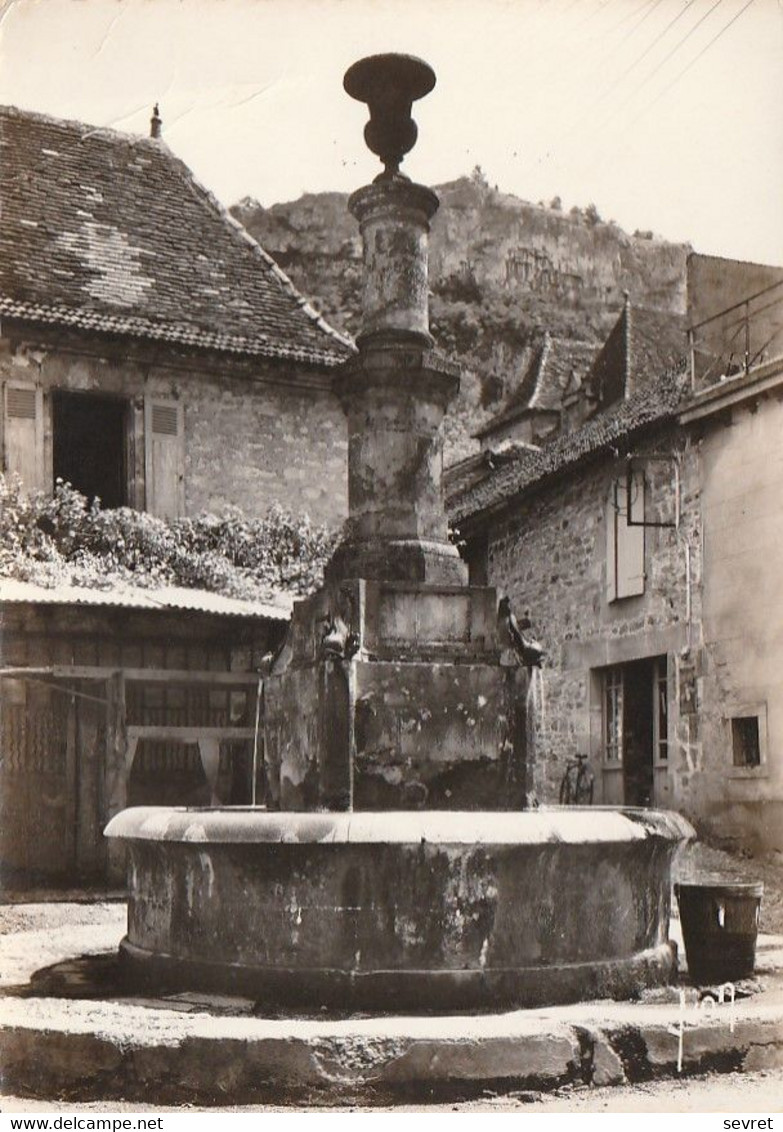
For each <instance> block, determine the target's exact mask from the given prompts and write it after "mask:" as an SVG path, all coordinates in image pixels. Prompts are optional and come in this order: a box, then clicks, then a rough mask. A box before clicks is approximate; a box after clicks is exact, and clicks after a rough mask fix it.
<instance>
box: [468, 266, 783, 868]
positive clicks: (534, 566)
mask: <svg viewBox="0 0 783 1132" xmlns="http://www.w3.org/2000/svg"><path fill="white" fill-rule="evenodd" d="M718 275H719V276H720V279H721V289H720V293H719V297H718V292H717V290H716V289H715V287H714V286H713V287H709V286H705V285H704V284H705V282H709V281H710V280H713V281H714V279H715V277H716V276H718ZM732 280H733V283H732ZM700 288H701V290H700ZM689 296H690V297H689V336H688V339H686V336H685V334H684V333H683V332H682V328H681V327H678V326H677V325H676V324H675V322H674V320H672V318H671V316H661V315H658V314H654V313H652V312H645V311H641V310H637V309H634V308H632V307H631V305H630V303H629V302H626V305H625V308H624V310H623V311H622V313H621V315H620V317H619V318H618V320H617V323H616V325H615V327H614V328H613V330H612V332H611V333H610V335H609V337H608V339H607V341H606V342H605V344H604V346H603V347H602V348H601V350H600V351H599V352H598V353H597V355H596V356H595V358H594V359H593V361H592V364H591V365H590V366H589V367H588V368H586V369H585V371H583V372H582V373H581V374H580V373H576V372H575V373H573V374H571V375H569V379H568V382H567V383H566V384H565V385H563V384H561V385H560V387H559V389H558V390H556V391H555V392H554V393H553V391H552V390H551V389H550V390H549V391H548V393H547V398H548V406H551V405H552V404H553V403H554V402H555V401H557V399H558V396H559V401H560V405H559V419H558V423H557V426H556V428H554V430H553V432H552V433H551V434H550V436H549V437H548V438H547V439H545V440H543V441H542V442H539V443H537V444H536V443H534V442H532V441H531V438H530V436H529V422H530V420H531V416H532V414H531V412H528V413H527V414H522V416H521V417H520V418H519V419H520V422H521V424H520V439H519V440H517V441H516V443H515V442H514V440H513V437H509V435H508V433H507V431H505V433H504V443H503V444H502V445H501V447H500V448H498V449H492V447H491V445H490V444H488V443H487V438H486V437H485V450H484V451H483V453H482V454H481V455H480V456H478V457H474V458H472V461H467V462H465V464H464V465H463V466H462V467H457V468H456V469H453V470H452V471H451V472H450V473H449V475H448V476H447V493H448V496H449V499H448V505H449V512H450V516H451V521H452V523H453V524H454V525H455V526H457V527H458V529H459V532H460V535H461V537H462V539H463V540H464V544H465V548H466V550H465V556H466V557H467V559H468V562H469V565H470V569H471V572H472V574H473V575H474V576H475V577H476V578H477V580H482V581H484V580H486V581H488V582H489V583H490V584H494V585H497V586H498V587H499V588H500V589H501V590H504V591H506V592H507V593H508V594H509V595H510V597H511V599H512V605H513V606H514V607H515V608H516V610H517V611H518V612H520V613H521V612H524V611H526V610H528V611H529V616H530V618H531V620H532V621H533V624H534V627H535V629H536V631H537V635H538V636H539V637H540V638H541V639H542V641H543V642H544V644H545V647H546V650H547V657H546V662H545V666H544V670H543V682H544V694H543V695H542V696H540V698H539V699H538V700H537V704H538V706H536V704H533V705H532V708H531V710H533V711H534V712H535V716H536V718H535V721H534V727H533V734H534V736H535V741H536V746H537V764H536V765H537V769H536V776H537V777H536V791H537V793H538V795H539V797H540V799H541V801H542V802H557V801H558V798H559V791H560V786H561V783H562V781H563V776H564V772H565V769H566V765H567V763H568V760H569V759H572V758H573V757H574V756H575V755H576V754H584V755H587V756H588V758H589V763H590V766H591V770H592V773H593V775H594V778H595V787H596V801H600V802H602V803H604V804H610V805H616V804H625V805H655V806H660V807H669V808H674V809H678V810H681V811H683V812H684V813H686V814H687V815H688V816H689V817H691V818H692V819H693V820H695V822H696V823H697V825H699V826H701V828H702V829H704V830H708V831H710V832H711V833H713V834H714V835H717V836H719V837H721V838H724V839H726V840H736V841H738V842H741V843H743V844H745V845H749V846H751V847H762V848H777V849H781V848H783V685H781V681H780V677H779V673H780V671H781V661H783V656H782V655H781V650H782V649H783V634H782V632H781V627H782V626H783V599H781V597H780V594H781V593H782V592H783V564H782V563H783V558H782V557H781V554H780V548H781V546H783V463H781V460H780V453H779V437H780V435H781V428H782V427H783V399H782V398H781V394H782V393H783V272H781V271H776V270H775V269H766V268H761V267H757V266H756V265H748V264H736V265H735V264H733V263H732V262H730V261H720V265H719V269H718V267H717V266H716V264H715V261H711V262H705V257H700V256H692V257H691V260H690V262H689ZM717 304H721V305H717ZM728 308H732V310H731V311H728V313H727V310H728ZM732 311H733V318H732ZM757 316H758V318H760V319H761V320H762V326H763V330H760V329H759V325H758V323H757V321H756V318H757ZM746 322H748V323H749V324H750V325H749V326H748V328H747V332H746V325H745V324H746ZM738 327H739V329H737V328H738ZM731 335H733V336H734V337H735V338H736V337H739V340H740V341H741V342H743V343H744V342H745V341H746V340H747V341H748V342H750V343H751V348H750V349H748V351H747V352H745V351H744V350H743V351H741V352H740V354H739V356H740V364H739V365H737V364H736V357H737V350H736V349H732V346H733V341H729V338H730V336H731ZM688 342H690V350H689V349H688ZM689 354H690V357H688V355H689ZM678 358H681V359H682V361H678ZM538 396H539V401H540V400H541V392H540V391H539V394H538ZM530 408H531V409H533V408H535V406H534V405H533V406H530ZM516 411H517V413H518V407H517V410H516ZM500 425H501V428H502V429H504V430H506V429H507V423H504V422H503V421H501V422H500ZM485 431H486V430H485ZM489 435H490V438H491V433H490V434H489ZM467 465H470V466H467Z"/></svg>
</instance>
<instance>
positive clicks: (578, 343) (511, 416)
mask: <svg viewBox="0 0 783 1132" xmlns="http://www.w3.org/2000/svg"><path fill="white" fill-rule="evenodd" d="M596 350H597V346H596V345H595V343H593V342H585V341H582V340H581V339H571V338H555V337H552V335H550V334H549V333H547V334H545V335H544V338H543V339H542V341H541V342H540V343H539V344H538V346H537V347H536V349H535V351H534V353H533V357H532V358H531V360H530V362H529V364H528V366H527V369H526V370H525V372H524V374H523V376H522V380H521V381H520V383H519V385H517V387H516V388H515V389H514V390H513V392H512V393H511V396H510V397H509V398H508V400H507V401H506V403H505V405H504V406H503V408H502V409H501V411H500V412H499V413H498V414H497V415H496V416H494V417H492V418H491V420H489V421H487V423H486V424H485V425H483V426H482V427H481V428H480V429H479V430H478V431H477V432H476V436H477V437H479V438H481V437H491V436H492V434H493V432H497V431H499V430H500V429H502V428H503V427H505V426H506V425H509V424H511V423H512V422H513V421H516V420H518V419H519V418H520V417H521V416H523V415H524V414H525V413H529V412H535V411H536V410H538V411H539V412H558V410H559V409H560V405H561V402H562V399H563V392H564V390H565V389H566V387H567V385H568V382H569V379H570V377H571V373H572V371H573V372H575V373H576V374H578V375H579V376H582V375H583V374H585V373H586V372H587V370H588V369H589V367H590V363H591V362H592V360H593V358H594V356H595V353H596Z"/></svg>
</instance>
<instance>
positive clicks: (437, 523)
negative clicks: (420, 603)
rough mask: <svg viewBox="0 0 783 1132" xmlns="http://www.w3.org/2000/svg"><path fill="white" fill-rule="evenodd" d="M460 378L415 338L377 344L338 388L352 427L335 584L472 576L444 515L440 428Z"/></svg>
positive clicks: (454, 580)
mask: <svg viewBox="0 0 783 1132" xmlns="http://www.w3.org/2000/svg"><path fill="white" fill-rule="evenodd" d="M458 389H459V372H458V370H457V369H456V367H455V366H454V365H453V364H452V363H450V362H448V361H447V360H446V358H445V357H443V356H442V355H440V354H438V353H437V352H436V351H433V350H430V349H427V348H425V347H424V346H423V345H422V344H421V343H418V342H416V341H415V340H413V341H411V340H410V339H405V338H402V339H401V340H399V339H393V340H390V341H384V342H381V341H379V340H374V341H373V342H372V343H370V344H366V345H365V346H363V348H362V352H361V354H360V355H359V357H358V358H352V359H350V361H349V363H348V364H347V365H345V366H343V367H342V370H341V372H340V374H339V376H338V377H337V379H336V382H335V390H336V392H337V395H338V396H339V398H340V401H341V403H342V406H343V409H344V411H345V413H346V417H347V421H348V514H349V522H348V526H347V529H346V535H345V538H344V540H343V542H342V544H341V545H340V547H339V548H338V550H337V553H336V554H335V556H334V559H333V561H332V562H331V563H330V565H329V568H328V570H327V575H328V577H330V578H333V579H341V578H378V579H385V580H392V579H398V580H401V581H417V582H423V583H430V584H441V585H449V584H458V583H462V584H464V582H465V581H466V579H467V573H466V570H465V566H464V563H463V562H462V560H461V559H460V557H459V554H458V553H457V549H456V547H455V546H453V545H452V544H451V542H450V541H449V538H448V525H447V522H446V515H445V512H444V509H443V500H442V490H441V480H442V475H443V438H442V435H441V431H440V426H441V422H442V420H443V417H444V414H445V412H446V409H447V407H448V404H449V402H450V401H451V399H452V398H453V397H454V396H455V395H456V393H457V391H458Z"/></svg>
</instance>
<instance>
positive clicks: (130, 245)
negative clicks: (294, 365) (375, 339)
mask: <svg viewBox="0 0 783 1132" xmlns="http://www.w3.org/2000/svg"><path fill="white" fill-rule="evenodd" d="M0 143H1V144H2V145H3V147H4V155H3V161H2V163H0V205H2V225H1V226H0V314H4V315H5V316H6V317H7V318H16V319H20V320H24V321H29V322H40V323H47V324H52V325H66V326H74V327H78V328H81V329H90V330H94V331H98V332H100V333H110V334H122V335H128V336H131V337H141V338H151V339H154V340H157V341H163V342H166V341H168V342H187V343H189V344H191V345H194V346H198V347H204V348H209V349H216V350H226V351H228V352H232V353H240V354H250V355H263V356H267V357H280V358H295V359H298V360H301V361H303V362H310V363H314V364H321V365H333V364H336V363H338V362H339V361H341V360H342V359H344V358H345V357H346V356H347V354H348V353H349V352H350V350H351V348H352V347H351V343H350V341H349V340H348V339H347V338H345V337H343V336H342V335H340V334H338V333H337V331H335V330H333V329H332V328H331V327H330V326H329V325H328V324H327V323H326V322H325V321H324V320H323V319H322V318H321V317H320V316H319V315H318V314H317V312H316V311H314V310H313V309H312V308H311V307H310V306H309V304H308V303H307V301H306V299H304V298H303V297H302V296H301V295H300V294H299V293H298V292H297V291H296V289H295V288H294V286H293V284H292V283H291V282H290V280H289V279H288V277H287V276H286V275H285V274H284V273H283V272H282V271H281V270H280V268H279V267H278V266H277V264H276V263H275V262H274V260H273V259H272V258H271V256H269V255H268V254H267V253H266V252H265V251H264V250H263V249H262V248H261V247H260V246H259V245H258V244H257V243H256V241H255V240H254V239H253V238H252V236H250V235H249V233H247V232H246V231H245V230H244V228H242V226H241V225H240V224H239V223H238V221H236V220H235V219H234V218H233V217H232V216H231V215H230V214H229V213H228V211H227V209H225V208H224V207H223V206H222V205H221V204H220V203H219V202H218V201H217V200H216V199H215V197H214V196H213V195H212V194H211V193H209V192H208V191H207V190H206V189H205V188H204V187H203V186H202V185H201V184H199V182H198V181H197V180H196V179H195V177H194V176H193V174H192V173H191V172H190V170H189V169H188V168H187V166H186V165H185V164H184V163H183V162H182V161H180V160H179V159H178V158H177V157H175V156H174V154H173V153H172V152H171V151H170V150H169V149H168V147H167V146H166V145H165V144H164V143H163V142H161V141H159V140H155V139H152V138H141V137H136V136H133V135H129V134H122V133H117V132H115V131H112V130H104V129H96V128H94V127H91V126H86V125H83V124H81V123H79V122H69V121H62V120H59V119H55V118H49V117H46V116H44V115H41V114H34V113H31V112H28V111H22V110H17V109H15V108H13V107H5V108H0ZM200 252H202V253H204V254H199V253H200Z"/></svg>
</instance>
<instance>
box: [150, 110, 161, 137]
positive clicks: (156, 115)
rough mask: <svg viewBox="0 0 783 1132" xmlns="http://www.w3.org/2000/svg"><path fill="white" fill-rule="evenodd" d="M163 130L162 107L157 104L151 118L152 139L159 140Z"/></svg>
mask: <svg viewBox="0 0 783 1132" xmlns="http://www.w3.org/2000/svg"><path fill="white" fill-rule="evenodd" d="M162 128H163V119H162V118H161V116H160V107H159V106H158V104H157V102H156V103H155V105H154V106H153V108H152V117H151V118H150V137H151V138H159V137H160V135H161V130H162Z"/></svg>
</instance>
